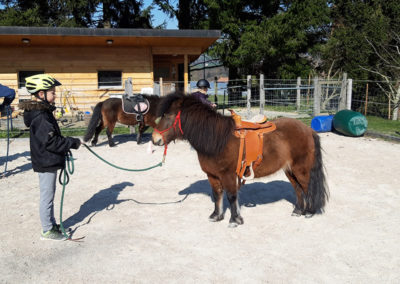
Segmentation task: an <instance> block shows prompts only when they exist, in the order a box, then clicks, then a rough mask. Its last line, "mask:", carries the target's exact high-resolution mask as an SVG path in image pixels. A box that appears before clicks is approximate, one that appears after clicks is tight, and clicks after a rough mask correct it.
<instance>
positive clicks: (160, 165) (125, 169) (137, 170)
mask: <svg viewBox="0 0 400 284" xmlns="http://www.w3.org/2000/svg"><path fill="white" fill-rule="evenodd" d="M83 146H85V147H86V149H88V150H89V151H90V152H92V154H93V155H95V156H96V157H97V158H99V159H100V160H102V161H103V162H104V163H106V164H108V165H110V166H111V167H114V168H116V169H120V170H123V171H129V172H143V171H148V170H151V169H154V168H156V167H162V164H163V162H159V163H158V164H157V165H154V166H151V167H148V168H144V169H127V168H122V167H119V166H116V165H114V164H112V163H110V162H108V161H106V160H105V159H103V158H102V157H100V156H99V155H98V154H96V153H95V152H94V151H93V150H92V149H90V148H89V146H87V145H86V144H83Z"/></svg>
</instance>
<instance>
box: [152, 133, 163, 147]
mask: <svg viewBox="0 0 400 284" xmlns="http://www.w3.org/2000/svg"><path fill="white" fill-rule="evenodd" d="M151 141H152V142H153V144H154V145H157V146H163V145H164V140H163V138H162V136H161V134H159V133H157V132H153V135H152V136H151Z"/></svg>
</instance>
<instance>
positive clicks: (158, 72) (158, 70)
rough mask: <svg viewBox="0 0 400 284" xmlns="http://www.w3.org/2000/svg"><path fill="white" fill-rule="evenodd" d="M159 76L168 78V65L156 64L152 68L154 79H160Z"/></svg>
mask: <svg viewBox="0 0 400 284" xmlns="http://www.w3.org/2000/svg"><path fill="white" fill-rule="evenodd" d="M160 77H161V78H163V79H165V78H169V66H157V67H155V68H154V80H155V81H158V80H160Z"/></svg>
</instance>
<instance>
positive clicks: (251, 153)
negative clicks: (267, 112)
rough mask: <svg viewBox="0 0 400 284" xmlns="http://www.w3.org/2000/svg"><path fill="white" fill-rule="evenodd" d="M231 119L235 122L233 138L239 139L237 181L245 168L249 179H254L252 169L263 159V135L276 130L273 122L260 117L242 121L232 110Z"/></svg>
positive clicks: (262, 116) (241, 176) (241, 177)
mask: <svg viewBox="0 0 400 284" xmlns="http://www.w3.org/2000/svg"><path fill="white" fill-rule="evenodd" d="M229 111H230V112H231V115H232V118H233V120H234V121H235V125H236V127H235V132H234V134H235V136H236V137H238V138H240V147H239V157H238V163H237V167H236V174H237V175H238V177H239V179H243V180H246V178H245V177H243V175H244V173H245V171H246V169H247V168H249V169H250V178H253V177H254V169H255V168H257V167H258V166H259V165H260V164H261V161H262V158H263V145H264V144H263V143H264V134H265V133H268V132H272V131H274V130H275V129H276V125H275V124H274V123H273V122H270V121H267V117H266V116H264V115H261V116H259V117H257V119H256V120H253V121H243V120H242V118H241V116H240V115H238V114H236V113H235V112H234V111H233V110H229Z"/></svg>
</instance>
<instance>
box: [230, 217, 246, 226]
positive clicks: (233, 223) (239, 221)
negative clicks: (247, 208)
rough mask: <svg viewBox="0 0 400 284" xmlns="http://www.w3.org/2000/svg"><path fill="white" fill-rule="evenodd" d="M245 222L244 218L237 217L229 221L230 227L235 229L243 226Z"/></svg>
mask: <svg viewBox="0 0 400 284" xmlns="http://www.w3.org/2000/svg"><path fill="white" fill-rule="evenodd" d="M243 224H244V221H243V218H242V216H236V217H231V219H230V220H229V227H230V228H234V227H237V226H238V225H243Z"/></svg>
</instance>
